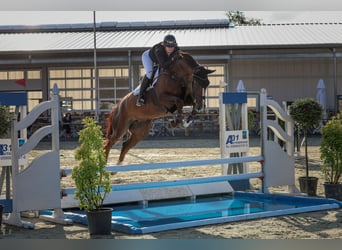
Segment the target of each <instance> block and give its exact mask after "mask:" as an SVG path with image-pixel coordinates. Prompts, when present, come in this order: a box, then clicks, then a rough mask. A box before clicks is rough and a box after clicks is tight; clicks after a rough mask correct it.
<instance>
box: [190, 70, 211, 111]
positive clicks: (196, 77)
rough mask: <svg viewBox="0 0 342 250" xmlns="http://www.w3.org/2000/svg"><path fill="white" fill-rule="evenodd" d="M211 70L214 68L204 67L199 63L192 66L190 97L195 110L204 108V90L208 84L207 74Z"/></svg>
mask: <svg viewBox="0 0 342 250" xmlns="http://www.w3.org/2000/svg"><path fill="white" fill-rule="evenodd" d="M213 72H215V70H210V69H206V68H205V67H203V66H201V65H198V66H196V67H195V68H194V71H193V84H192V85H193V86H192V97H193V107H194V109H195V110H196V111H200V110H202V109H203V108H204V100H205V90H206V89H207V87H208V86H209V84H210V82H209V79H208V75H209V74H211V73H213Z"/></svg>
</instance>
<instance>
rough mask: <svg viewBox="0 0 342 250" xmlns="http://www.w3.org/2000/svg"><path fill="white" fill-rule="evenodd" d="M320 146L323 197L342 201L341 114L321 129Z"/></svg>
mask: <svg viewBox="0 0 342 250" xmlns="http://www.w3.org/2000/svg"><path fill="white" fill-rule="evenodd" d="M321 134H322V140H321V144H320V152H321V160H322V161H323V166H322V172H323V174H324V178H325V183H324V191H325V197H327V198H334V199H338V200H342V183H341V182H340V179H341V177H342V114H341V113H339V114H337V115H336V116H334V117H332V119H331V120H329V121H328V122H327V123H326V124H325V125H324V126H323V127H322V128H321Z"/></svg>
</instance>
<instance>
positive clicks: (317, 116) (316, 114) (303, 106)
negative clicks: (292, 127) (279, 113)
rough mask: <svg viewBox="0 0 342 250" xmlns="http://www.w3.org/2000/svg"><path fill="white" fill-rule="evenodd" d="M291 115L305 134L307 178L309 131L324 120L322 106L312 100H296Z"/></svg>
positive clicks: (290, 111)
mask: <svg viewBox="0 0 342 250" xmlns="http://www.w3.org/2000/svg"><path fill="white" fill-rule="evenodd" d="M289 113H290V116H291V117H292V119H293V121H294V122H295V124H296V125H297V127H298V129H300V130H302V131H303V133H304V141H305V168H306V177H308V176H309V158H308V145H307V136H308V130H309V129H311V128H314V127H316V126H317V125H318V124H319V122H320V121H321V119H322V114H323V109H322V106H321V105H320V104H319V103H318V102H317V101H315V100H314V99H312V98H302V99H297V100H295V101H294V102H293V103H292V104H291V105H290V107H289Z"/></svg>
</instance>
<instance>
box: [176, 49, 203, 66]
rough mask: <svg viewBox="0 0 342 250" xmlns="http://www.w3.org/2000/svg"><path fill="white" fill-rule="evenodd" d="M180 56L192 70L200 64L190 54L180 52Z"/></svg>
mask: <svg viewBox="0 0 342 250" xmlns="http://www.w3.org/2000/svg"><path fill="white" fill-rule="evenodd" d="M179 54H180V56H181V58H182V59H184V60H185V61H186V62H187V63H188V64H189V66H190V67H191V68H195V67H197V66H198V65H199V64H198V62H197V61H196V60H195V59H194V58H193V57H192V56H191V55H190V54H189V53H188V52H185V51H180V52H179Z"/></svg>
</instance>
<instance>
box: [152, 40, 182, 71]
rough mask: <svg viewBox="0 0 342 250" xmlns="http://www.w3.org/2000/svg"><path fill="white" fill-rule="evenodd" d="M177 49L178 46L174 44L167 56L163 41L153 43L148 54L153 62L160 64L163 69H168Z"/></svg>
mask: <svg viewBox="0 0 342 250" xmlns="http://www.w3.org/2000/svg"><path fill="white" fill-rule="evenodd" d="M177 51H179V47H178V46H176V47H175V49H174V51H173V52H172V53H171V54H170V55H169V56H168V55H167V53H166V51H165V47H164V45H163V43H162V42H161V43H157V44H156V45H154V46H153V47H152V48H151V49H150V52H149V54H148V55H149V56H150V58H151V60H152V61H153V63H155V64H158V65H160V67H161V68H163V69H168V68H169V66H170V64H171V62H172V57H173V56H174V55H175V54H176V52H177Z"/></svg>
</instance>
